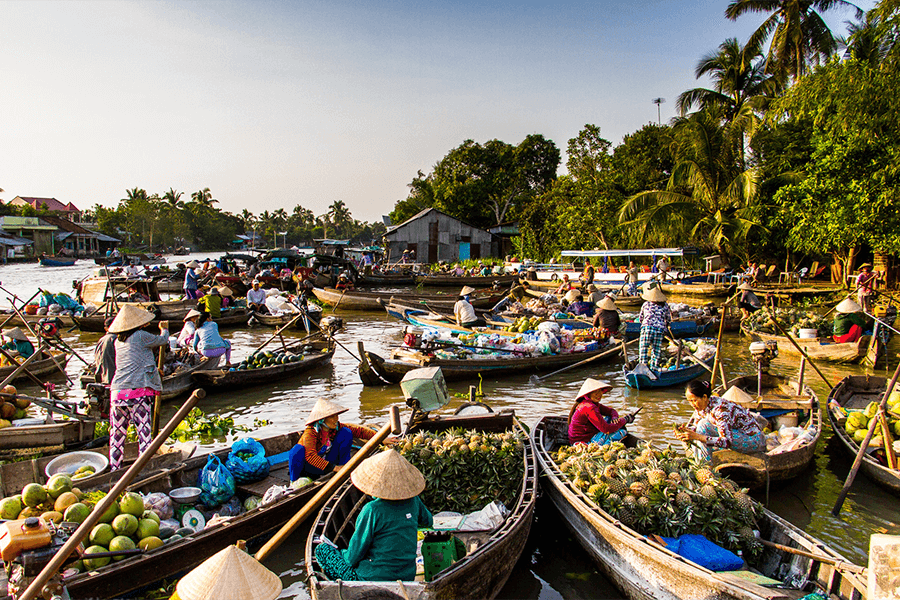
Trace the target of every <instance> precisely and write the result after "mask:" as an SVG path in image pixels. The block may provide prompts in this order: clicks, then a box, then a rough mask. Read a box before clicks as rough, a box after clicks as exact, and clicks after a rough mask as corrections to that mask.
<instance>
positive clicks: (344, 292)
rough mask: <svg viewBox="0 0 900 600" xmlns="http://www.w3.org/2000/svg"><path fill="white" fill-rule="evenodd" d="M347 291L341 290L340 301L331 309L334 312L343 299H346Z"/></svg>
mask: <svg viewBox="0 0 900 600" xmlns="http://www.w3.org/2000/svg"><path fill="white" fill-rule="evenodd" d="M346 293H347V290H341V297H340V298H338V301H337V303H335V305H334V308H332V309H331V312H332V313H336V312H337V309H338V306H340V305H341V301H342V300H343V299H344V294H346Z"/></svg>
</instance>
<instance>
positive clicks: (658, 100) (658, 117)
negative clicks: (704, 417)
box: [651, 98, 666, 125]
mask: <svg viewBox="0 0 900 600" xmlns="http://www.w3.org/2000/svg"><path fill="white" fill-rule="evenodd" d="M665 101H666V99H665V98H654V99H653V100H651V102H653V104H655V105H656V121H657V123H658V124H659V125H662V116H661V114H660V112H659V105H660V104H662V103H663V102H665Z"/></svg>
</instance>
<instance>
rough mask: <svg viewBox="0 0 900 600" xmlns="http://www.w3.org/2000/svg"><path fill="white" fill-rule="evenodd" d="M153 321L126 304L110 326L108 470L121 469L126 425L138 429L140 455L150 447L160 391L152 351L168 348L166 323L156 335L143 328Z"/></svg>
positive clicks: (162, 324) (140, 311) (151, 317)
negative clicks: (111, 370) (112, 371)
mask: <svg viewBox="0 0 900 600" xmlns="http://www.w3.org/2000/svg"><path fill="white" fill-rule="evenodd" d="M151 321H153V313H151V312H150V311H146V310H143V309H140V308H138V307H136V306H133V305H131V304H126V305H125V306H123V307H122V308H121V309H119V314H117V315H116V318H115V319H114V320H113V322H112V324H111V325H110V326H109V332H110V333H114V334H116V341H115V344H114V346H115V351H116V373H115V376H114V377H113V380H112V383H111V384H110V390H111V392H110V409H109V466H110V468H111V469H113V470H115V469H118V468H119V467H121V466H122V459H123V458H124V446H125V434H126V432H127V431H128V423H129V421H130V422H132V423H134V427H135V429H137V435H138V443H139V447H140V451H141V452H142V453H143V452H144V451H145V450H146V449H147V448H148V447H149V446H150V441H151V439H150V418H151V409H152V405H153V399H154V397H155V396H157V395H159V393H160V392H161V391H162V379H161V377H160V374H159V370H158V369H157V367H156V364H157V363H156V357H155V356H154V354H153V349H154V348H160V347H165V346H168V344H169V322H168V321H160V322H159V333H160V334H159V335H153V334H152V333H149V332H147V331H144V330H143V329H142V328H143V327H144V326H145V325H147V324H148V323H150V322H151Z"/></svg>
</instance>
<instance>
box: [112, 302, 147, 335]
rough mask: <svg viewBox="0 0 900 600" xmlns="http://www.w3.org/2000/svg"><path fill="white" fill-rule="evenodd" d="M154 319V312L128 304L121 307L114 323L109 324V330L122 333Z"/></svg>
mask: <svg viewBox="0 0 900 600" xmlns="http://www.w3.org/2000/svg"><path fill="white" fill-rule="evenodd" d="M152 320H153V313H152V312H150V311H147V310H144V309H143V308H138V307H137V306H133V305H131V304H126V305H125V306H123V307H122V308H121V309H119V314H117V315H116V318H115V320H114V321H113V323H112V325H110V326H109V332H110V333H122V332H123V331H131V330H132V329H137V328H138V327H143V326H144V325H146V324H147V323H149V322H150V321H152Z"/></svg>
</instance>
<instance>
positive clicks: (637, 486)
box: [628, 481, 646, 498]
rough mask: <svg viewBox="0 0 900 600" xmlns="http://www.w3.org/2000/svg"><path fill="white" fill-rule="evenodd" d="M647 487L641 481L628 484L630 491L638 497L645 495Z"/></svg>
mask: <svg viewBox="0 0 900 600" xmlns="http://www.w3.org/2000/svg"><path fill="white" fill-rule="evenodd" d="M645 489H646V487H645V486H644V483H643V482H641V481H634V482H632V483H631V485H629V486H628V491H630V492H631V493H632V494H633V495H634V496H635V497H637V498H640V497H641V496H643V495H644V490H645Z"/></svg>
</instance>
